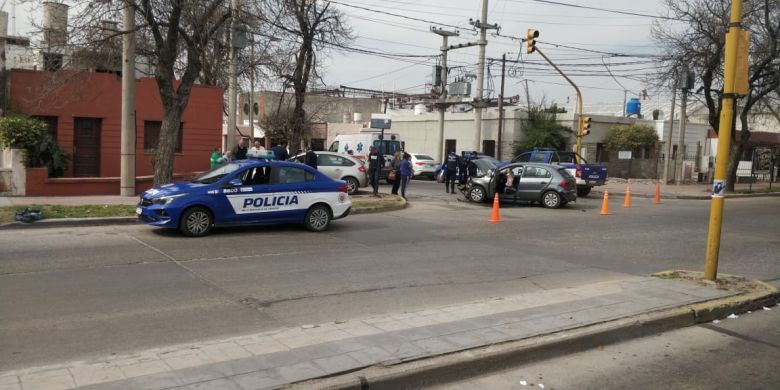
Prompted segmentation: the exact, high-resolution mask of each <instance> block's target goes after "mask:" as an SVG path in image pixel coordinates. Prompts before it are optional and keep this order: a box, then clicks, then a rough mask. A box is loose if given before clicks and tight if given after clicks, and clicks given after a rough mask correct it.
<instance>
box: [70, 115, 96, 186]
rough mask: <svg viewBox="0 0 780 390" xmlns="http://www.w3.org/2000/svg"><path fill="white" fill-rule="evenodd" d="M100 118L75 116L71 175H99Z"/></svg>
mask: <svg viewBox="0 0 780 390" xmlns="http://www.w3.org/2000/svg"><path fill="white" fill-rule="evenodd" d="M100 125H101V119H100V118H75V119H74V123H73V132H74V134H73V176H75V177H99V176H100Z"/></svg>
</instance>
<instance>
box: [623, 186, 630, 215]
mask: <svg viewBox="0 0 780 390" xmlns="http://www.w3.org/2000/svg"><path fill="white" fill-rule="evenodd" d="M623 207H625V208H627V209H630V208H631V182H628V185H626V197H625V198H623Z"/></svg>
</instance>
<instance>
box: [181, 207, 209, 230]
mask: <svg viewBox="0 0 780 390" xmlns="http://www.w3.org/2000/svg"><path fill="white" fill-rule="evenodd" d="M212 225H214V220H213V219H212V217H211V213H210V212H209V210H207V209H206V208H204V207H192V208H190V209H187V211H185V212H184V215H182V216H181V223H179V229H180V230H181V232H182V234H184V235H185V236H189V237H200V236H205V235H206V234H208V233H209V232H210V231H211V227H212Z"/></svg>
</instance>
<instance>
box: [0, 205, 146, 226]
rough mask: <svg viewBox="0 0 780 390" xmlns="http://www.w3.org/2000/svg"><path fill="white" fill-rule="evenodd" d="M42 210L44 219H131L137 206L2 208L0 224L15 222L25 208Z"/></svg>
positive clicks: (34, 206)
mask: <svg viewBox="0 0 780 390" xmlns="http://www.w3.org/2000/svg"><path fill="white" fill-rule="evenodd" d="M27 207H29V208H31V209H36V210H41V214H42V215H43V219H57V218H90V217H131V216H135V206H131V205H85V206H58V205H29V206H13V207H0V224H3V223H9V222H14V221H15V220H16V219H15V218H14V217H15V216H16V212H17V211H22V210H24V209H25V208H27Z"/></svg>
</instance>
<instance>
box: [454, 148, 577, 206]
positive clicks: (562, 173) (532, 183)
mask: <svg viewBox="0 0 780 390" xmlns="http://www.w3.org/2000/svg"><path fill="white" fill-rule="evenodd" d="M474 164H475V165H476V167H477V170H476V171H477V172H476V175H474V176H473V177H471V178H469V181H468V183H467V184H466V185H465V186H464V187H463V189H462V191H463V194H464V195H465V196H466V198H468V199H469V200H470V201H472V202H485V201H487V200H492V199H493V196H494V195H495V194H496V193H498V197H499V200H500V201H502V202H504V201H512V202H517V201H521V202H530V203H535V202H538V203H540V204H541V205H542V206H544V207H547V208H558V207H561V206H563V205H565V204H566V203H568V202H574V201H576V200H577V180H576V179H575V178H574V177H573V176H572V175H571V174H570V173H569V172H568V171H566V169H565V168H563V167H560V166H556V165H551V164H541V163H514V164H507V165H502V166H501V167H496V165H495V164H494V163H493V162H492V161H489V160H484V159H479V160H475V161H474Z"/></svg>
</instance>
